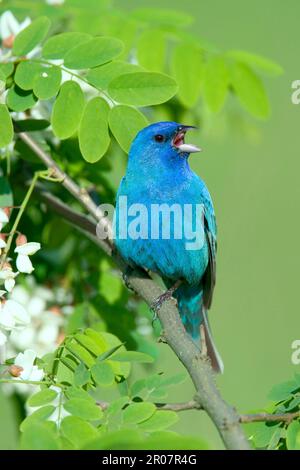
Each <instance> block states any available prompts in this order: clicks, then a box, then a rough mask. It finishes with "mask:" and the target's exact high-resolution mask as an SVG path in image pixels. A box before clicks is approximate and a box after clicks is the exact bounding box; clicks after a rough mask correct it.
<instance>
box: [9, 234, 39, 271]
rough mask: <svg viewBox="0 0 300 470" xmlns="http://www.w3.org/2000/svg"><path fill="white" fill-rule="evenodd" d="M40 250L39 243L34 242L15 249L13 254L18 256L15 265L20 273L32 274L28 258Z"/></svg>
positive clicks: (32, 268)
mask: <svg viewBox="0 0 300 470" xmlns="http://www.w3.org/2000/svg"><path fill="white" fill-rule="evenodd" d="M40 248H41V245H40V243H35V242H29V243H24V244H23V245H19V246H17V247H16V248H15V253H17V254H18V256H17V260H16V265H17V268H18V270H19V271H20V273H27V274H31V273H32V271H33V270H34V267H33V266H32V263H31V261H30V258H29V256H31V255H34V254H35V253H36V252H37V251H38V250H40Z"/></svg>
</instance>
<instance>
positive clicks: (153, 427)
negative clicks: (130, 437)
mask: <svg viewBox="0 0 300 470" xmlns="http://www.w3.org/2000/svg"><path fill="white" fill-rule="evenodd" d="M178 419H179V418H178V415H177V413H175V411H169V410H166V411H163V410H161V411H156V413H155V414H154V415H153V416H151V418H150V419H148V420H147V421H145V422H144V423H141V424H140V428H141V429H143V431H146V432H154V431H160V430H161V429H166V428H168V427H170V426H172V425H173V424H175V423H177V421H178Z"/></svg>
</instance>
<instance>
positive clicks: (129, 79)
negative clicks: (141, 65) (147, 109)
mask: <svg viewBox="0 0 300 470" xmlns="http://www.w3.org/2000/svg"><path fill="white" fill-rule="evenodd" d="M177 89H178V87H177V84H176V82H175V81H174V80H173V78H171V77H169V76H168V75H164V74H160V73H156V72H138V73H129V74H128V73H127V74H124V75H120V76H119V77H117V78H114V79H113V80H112V81H111V82H110V84H109V87H108V91H109V94H110V95H111V97H112V98H113V99H114V100H116V101H119V102H120V103H123V104H131V105H134V106H150V105H154V104H160V103H164V102H165V101H168V100H169V99H171V98H172V97H173V96H174V95H175V94H176V92H177Z"/></svg>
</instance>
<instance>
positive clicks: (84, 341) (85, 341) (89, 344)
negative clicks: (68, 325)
mask: <svg viewBox="0 0 300 470" xmlns="http://www.w3.org/2000/svg"><path fill="white" fill-rule="evenodd" d="M74 338H75V339H76V341H77V342H78V343H79V344H81V346H83V347H84V348H85V349H86V350H87V351H89V352H90V353H91V354H92V356H94V357H97V356H99V355H100V354H102V352H103V350H102V348H101V347H100V346H99V345H98V344H97V343H96V342H95V341H94V340H93V339H92V338H90V337H89V336H87V335H84V334H82V333H77V334H76V335H75V336H74Z"/></svg>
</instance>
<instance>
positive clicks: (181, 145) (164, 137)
mask: <svg viewBox="0 0 300 470" xmlns="http://www.w3.org/2000/svg"><path fill="white" fill-rule="evenodd" d="M190 129H195V127H194V126H186V125H182V124H178V123H177V122H170V121H166V122H157V123H155V124H151V125H150V126H147V127H145V128H144V129H142V130H141V131H140V132H139V133H138V134H137V136H136V138H135V139H134V141H133V143H132V146H131V149H130V154H129V155H130V159H132V160H134V161H135V163H136V164H137V163H138V162H139V163H145V164H151V165H159V164H160V163H163V164H166V165H169V164H173V165H174V163H175V162H176V161H177V162H181V161H186V160H187V158H188V156H189V155H190V153H195V152H200V151H201V149H199V148H198V147H196V146H195V145H192V144H187V143H185V135H186V132H187V131H188V130H190Z"/></svg>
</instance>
